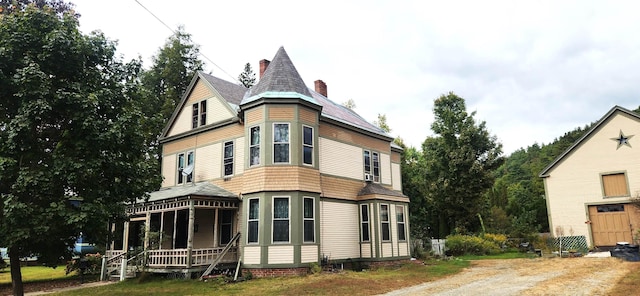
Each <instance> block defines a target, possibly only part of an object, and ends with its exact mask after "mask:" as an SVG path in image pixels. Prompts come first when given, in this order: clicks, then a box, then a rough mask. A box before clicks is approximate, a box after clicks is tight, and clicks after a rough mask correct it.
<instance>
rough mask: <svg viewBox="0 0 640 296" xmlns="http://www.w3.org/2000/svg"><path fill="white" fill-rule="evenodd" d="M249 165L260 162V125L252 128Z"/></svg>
mask: <svg viewBox="0 0 640 296" xmlns="http://www.w3.org/2000/svg"><path fill="white" fill-rule="evenodd" d="M249 137H250V138H251V141H250V143H249V166H254V165H259V164H260V127H259V126H254V127H252V128H251V130H250V135H249Z"/></svg>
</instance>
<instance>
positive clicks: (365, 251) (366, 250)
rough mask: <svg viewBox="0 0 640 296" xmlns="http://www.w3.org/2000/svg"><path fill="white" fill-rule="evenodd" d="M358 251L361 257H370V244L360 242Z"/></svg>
mask: <svg viewBox="0 0 640 296" xmlns="http://www.w3.org/2000/svg"><path fill="white" fill-rule="evenodd" d="M360 252H361V253H362V258H371V244H361V245H360Z"/></svg>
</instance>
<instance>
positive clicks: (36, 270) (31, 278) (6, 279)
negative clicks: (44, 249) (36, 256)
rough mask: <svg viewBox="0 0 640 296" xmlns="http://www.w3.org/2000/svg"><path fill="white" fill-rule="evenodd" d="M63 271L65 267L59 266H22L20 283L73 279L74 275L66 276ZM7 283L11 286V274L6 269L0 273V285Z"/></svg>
mask: <svg viewBox="0 0 640 296" xmlns="http://www.w3.org/2000/svg"><path fill="white" fill-rule="evenodd" d="M64 269H65V266H64V265H61V266H58V267H56V268H51V267H45V266H24V267H22V268H21V269H20V270H21V271H22V281H23V282H25V283H27V282H39V281H51V280H59V279H71V278H74V277H75V273H70V274H68V275H66V274H64V272H65V271H64ZM7 283H9V284H11V272H10V270H9V268H8V267H7V268H5V269H4V270H3V271H2V272H0V284H7Z"/></svg>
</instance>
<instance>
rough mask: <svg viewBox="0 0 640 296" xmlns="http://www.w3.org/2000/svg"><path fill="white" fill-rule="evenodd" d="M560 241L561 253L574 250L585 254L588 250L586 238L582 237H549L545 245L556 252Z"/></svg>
mask: <svg viewBox="0 0 640 296" xmlns="http://www.w3.org/2000/svg"><path fill="white" fill-rule="evenodd" d="M560 241H562V250H563V251H565V250H576V251H579V252H583V253H586V252H587V251H588V250H589V247H587V238H586V237H585V236H584V235H574V236H561V237H550V238H549V239H548V240H547V245H548V246H549V248H551V249H552V250H557V249H559V248H560Z"/></svg>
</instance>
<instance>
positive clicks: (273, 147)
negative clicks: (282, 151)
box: [271, 122, 291, 165]
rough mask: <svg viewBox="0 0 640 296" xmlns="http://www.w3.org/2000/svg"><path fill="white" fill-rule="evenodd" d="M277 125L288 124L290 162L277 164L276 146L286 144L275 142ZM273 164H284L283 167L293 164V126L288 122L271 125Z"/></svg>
mask: <svg viewBox="0 0 640 296" xmlns="http://www.w3.org/2000/svg"><path fill="white" fill-rule="evenodd" d="M276 124H286V125H287V129H288V133H287V137H288V138H287V142H286V144H287V145H289V155H288V157H287V159H288V161H287V162H276V149H275V148H276V144H284V143H285V142H277V143H276V141H275V139H274V138H275V135H276ZM271 142H272V145H271V163H273V164H276V165H278V164H282V165H287V164H291V124H290V123H288V122H274V123H273V124H272V125H271Z"/></svg>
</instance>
